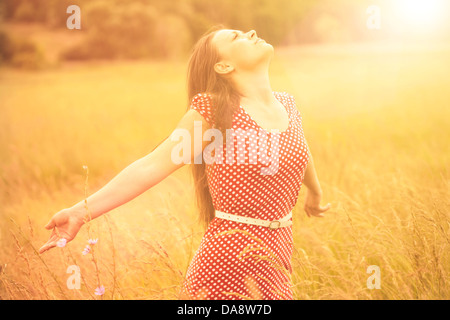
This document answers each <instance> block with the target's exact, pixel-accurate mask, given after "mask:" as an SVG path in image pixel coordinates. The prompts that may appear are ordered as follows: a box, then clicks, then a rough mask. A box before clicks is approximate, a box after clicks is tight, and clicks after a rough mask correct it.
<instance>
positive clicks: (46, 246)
mask: <svg viewBox="0 0 450 320" xmlns="http://www.w3.org/2000/svg"><path fill="white" fill-rule="evenodd" d="M58 240H59V236H58V235H57V234H56V232H55V230H53V232H52V235H51V236H50V239H48V241H47V242H46V243H45V244H44V245H43V246H42V247H41V248H40V249H39V253H44V252H45V251H47V250H49V249H51V248H54V247H56V242H58Z"/></svg>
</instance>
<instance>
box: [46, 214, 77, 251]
mask: <svg viewBox="0 0 450 320" xmlns="http://www.w3.org/2000/svg"><path fill="white" fill-rule="evenodd" d="M83 224H84V216H83V213H82V212H80V211H79V210H77V209H74V208H68V209H63V210H61V211H59V212H58V213H56V214H55V215H54V216H53V217H52V218H51V219H50V221H49V222H48V223H47V225H46V226H45V228H46V229H47V230H52V234H51V235H50V238H49V239H48V241H47V242H46V243H45V244H44V245H43V246H42V247H41V248H40V249H39V253H43V252H45V251H47V250H49V249H51V248H54V247H56V244H57V242H58V241H59V240H60V239H62V238H64V239H66V242H69V241H71V240H73V238H75V236H76V235H77V233H78V231H80V228H81V227H82V225H83Z"/></svg>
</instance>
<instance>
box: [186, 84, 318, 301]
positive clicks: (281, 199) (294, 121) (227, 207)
mask: <svg viewBox="0 0 450 320" xmlns="http://www.w3.org/2000/svg"><path fill="white" fill-rule="evenodd" d="M274 95H275V97H276V98H277V99H278V100H279V101H280V102H281V103H282V104H283V105H284V107H285V108H286V110H287V112H288V115H289V126H288V128H287V129H286V130H285V131H282V132H279V133H272V132H267V131H265V130H264V129H262V128H261V127H260V126H259V125H258V124H257V123H256V122H255V121H254V120H253V119H252V118H251V117H250V115H249V114H247V113H246V111H245V110H244V109H243V108H242V107H240V108H239V109H238V110H237V111H236V113H235V114H234V116H233V123H232V128H233V129H239V128H241V129H244V130H247V131H246V132H250V133H251V134H249V135H248V140H245V141H242V140H241V141H239V140H237V139H236V140H237V141H235V148H234V156H235V159H238V158H239V159H241V160H242V159H244V160H245V161H244V162H243V163H239V162H237V161H235V162H234V163H228V162H227V161H223V162H222V163H213V164H207V165H206V173H207V179H208V184H209V189H210V192H211V196H212V199H213V204H214V207H215V209H217V210H220V211H223V212H227V213H231V214H237V215H240V216H246V217H252V218H257V219H264V220H277V219H280V218H282V217H283V216H285V215H286V214H288V213H289V212H290V211H291V210H292V208H293V207H294V205H295V204H296V202H297V198H298V193H299V191H300V188H301V185H302V181H303V178H304V173H305V169H306V166H307V164H308V160H309V158H308V154H309V151H308V146H307V144H306V140H305V139H304V135H303V128H302V119H301V115H300V113H299V111H298V110H297V108H296V106H295V101H294V98H293V97H292V96H291V95H289V94H287V93H279V92H274ZM211 101H212V100H211V96H210V95H209V94H205V93H201V94H197V95H196V96H195V97H194V98H193V100H192V104H191V108H192V109H194V110H197V111H198V112H199V113H200V114H201V115H202V116H203V117H204V118H205V120H206V121H207V122H208V123H210V124H211V125H213V119H212V102H211ZM249 129H253V130H254V132H251V131H248V130H249ZM261 132H262V133H265V134H266V135H267V137H268V139H267V141H268V142H267V143H268V145H269V146H270V144H271V143H272V142H271V139H270V138H271V137H273V135H278V137H277V138H278V147H279V158H278V162H279V163H278V171H276V173H275V174H272V175H271V174H269V175H263V174H261V168H263V167H266V166H268V165H269V164H270V152H269V153H268V154H267V156H264V154H262V153H261V152H260V153H255V152H254V151H255V150H257V149H258V143H259V145H261V143H264V142H265V140H263V139H262V136H258V133H261ZM276 140H277V139H275V140H274V141H276ZM242 143H243V144H244V148H241V149H240V148H237V146H238V144H242ZM255 148H256V149H255ZM268 150H271V149H270V147H269V148H268ZM223 154H226V144H224V145H223ZM255 155H258V157H256V156H255ZM292 246H293V243H292V226H289V227H285V228H279V229H276V230H270V229H268V228H265V227H261V226H255V225H248V224H243V223H239V222H234V221H229V220H223V219H220V218H214V219H213V220H212V222H211V223H210V225H209V226H208V229H207V230H206V233H205V235H204V237H203V239H202V241H201V244H200V248H199V249H198V251H197V252H196V254H195V256H194V258H193V260H192V262H191V264H190V265H189V268H188V271H187V274H186V279H185V282H184V286H183V289H184V292H185V294H188V295H189V297H191V298H193V299H195V298H200V299H217V300H225V299H245V298H246V297H247V298H257V299H270V300H273V299H292V290H291V286H292V282H291V273H292V268H291V256H292V249H293V248H292Z"/></svg>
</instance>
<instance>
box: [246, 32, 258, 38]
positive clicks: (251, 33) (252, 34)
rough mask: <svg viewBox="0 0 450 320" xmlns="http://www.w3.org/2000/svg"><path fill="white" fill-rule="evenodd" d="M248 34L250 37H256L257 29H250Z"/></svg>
mask: <svg viewBox="0 0 450 320" xmlns="http://www.w3.org/2000/svg"><path fill="white" fill-rule="evenodd" d="M247 35H248V37H249V38H250V39H252V38H254V37H256V31H255V30H250V31H249V32H247Z"/></svg>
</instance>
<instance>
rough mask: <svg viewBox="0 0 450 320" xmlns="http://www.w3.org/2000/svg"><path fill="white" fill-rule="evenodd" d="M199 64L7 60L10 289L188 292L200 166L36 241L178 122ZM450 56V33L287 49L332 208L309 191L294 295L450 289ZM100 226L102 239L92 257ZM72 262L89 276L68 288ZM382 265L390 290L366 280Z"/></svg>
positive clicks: (4, 199) (38, 294) (6, 275)
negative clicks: (438, 41) (440, 40)
mask: <svg viewBox="0 0 450 320" xmlns="http://www.w3.org/2000/svg"><path fill="white" fill-rule="evenodd" d="M186 65H187V60H186V61H181V62H169V61H167V62H149V61H132V62H127V61H122V62H112V63H111V62H108V63H106V62H104V63H99V62H90V63H85V64H81V63H80V64H76V63H73V64H67V65H65V66H64V67H61V68H59V69H53V70H52V69H49V70H43V71H40V72H32V71H21V70H14V69H9V68H3V69H2V70H1V72H0V107H1V109H0V150H1V152H0V156H1V162H0V163H1V170H0V175H1V179H0V188H1V189H0V191H1V193H0V196H1V206H0V217H1V219H0V244H1V251H0V267H1V270H0V299H100V298H103V299H177V294H178V291H179V289H180V286H181V283H182V280H183V277H184V274H185V272H186V269H187V266H188V264H189V262H190V260H191V259H192V256H193V254H194V253H195V250H196V249H197V248H198V245H199V242H200V239H201V237H202V234H203V232H204V230H203V229H202V228H201V224H200V223H199V221H198V220H197V211H196V203H195V201H194V193H193V185H192V179H191V176H190V170H189V168H188V167H187V166H185V167H183V168H182V169H180V170H178V171H177V172H175V173H174V174H173V175H171V176H170V177H168V178H167V179H166V180H164V181H163V182H161V183H160V184H158V185H157V186H155V187H154V188H152V189H150V190H148V191H147V192H145V193H144V194H142V195H141V196H139V197H138V198H136V199H134V200H132V201H131V202H129V203H127V204H125V205H123V206H121V207H119V208H117V209H115V210H112V211H111V212H109V213H108V214H106V215H104V216H102V217H100V218H99V219H97V220H95V221H93V222H91V223H90V224H89V225H88V226H85V227H83V228H82V230H81V231H80V233H79V234H78V236H77V237H76V238H75V240H74V241H72V242H70V243H69V244H68V245H67V246H66V247H64V248H55V249H53V250H51V251H49V252H47V253H45V254H43V255H38V254H37V253H36V250H37V249H39V247H40V246H41V245H42V244H43V243H45V241H46V240H47V238H48V235H49V232H48V231H47V230H45V229H44V228H43V227H44V225H45V224H46V223H47V221H48V220H49V219H50V217H51V216H52V215H53V214H54V213H56V212H57V211H59V210H61V209H63V208H66V207H69V206H72V205H73V204H75V203H76V202H78V201H80V200H82V199H83V198H84V197H85V195H86V194H87V195H90V194H92V193H93V192H95V191H96V190H98V189H99V188H100V187H101V186H103V185H104V184H105V183H107V182H108V181H109V180H110V179H112V178H113V177H114V176H115V175H116V174H117V173H118V172H119V171H120V170H122V169H123V168H125V167H126V166H127V165H128V164H130V163H131V162H133V161H135V160H137V159H138V158H140V157H143V156H145V155H146V154H147V153H149V152H150V151H151V150H152V149H153V148H154V147H155V146H156V145H157V144H158V143H159V142H160V141H161V140H162V139H164V138H165V137H166V136H167V135H169V134H170V132H171V131H172V129H173V128H174V127H175V125H176V124H177V122H178V120H179V119H180V118H181V116H182V115H183V113H184V112H185V110H186V103H187V102H186V88H185V74H186ZM448 70H450V48H449V47H448V46H437V45H432V46H431V45H430V46H428V45H427V46H418V45H417V46H411V45H405V46H403V45H402V44H401V43H399V44H397V45H392V44H391V45H363V44H360V45H341V46H338V45H322V46H302V47H292V48H286V49H284V48H278V50H276V57H275V59H274V61H273V64H272V67H271V76H272V87H273V89H274V90H276V91H287V92H290V93H291V94H293V95H294V96H295V98H296V101H297V107H298V109H299V110H300V112H301V114H302V116H303V126H304V132H305V135H306V138H307V140H308V143H309V147H310V149H311V152H312V154H313V156H314V160H315V164H316V169H317V171H318V175H319V180H320V182H321V185H322V188H323V191H324V203H326V202H331V203H332V209H331V210H330V211H329V213H328V214H327V215H326V217H325V218H323V219H319V218H311V219H309V218H307V217H306V214H305V213H304V211H303V208H302V205H303V198H304V192H305V189H303V188H302V190H301V192H300V196H299V201H298V203H297V205H296V207H295V208H294V226H293V231H294V244H295V250H294V255H293V260H292V264H293V270H294V272H293V275H292V277H293V283H294V288H293V290H294V293H295V298H296V299H448V298H450V289H449V286H448V285H449V281H450V279H449V269H450V250H449V245H450V243H449V240H450V233H449V221H450V220H449V208H450V204H449V202H450V201H449V169H448V164H449V163H450V159H449V145H450V144H449V137H450V108H449V101H450V90H449V87H448ZM84 165H86V166H87V167H88V169H89V173H88V174H87V172H86V171H85V170H83V166H84ZM89 238H98V239H99V241H98V243H97V244H96V245H95V249H94V255H86V256H84V255H82V251H83V248H84V247H85V245H86V244H87V240H88V239H89ZM93 258H94V259H93ZM72 265H76V266H79V268H80V271H81V288H80V289H73V290H71V289H69V288H68V287H67V280H68V278H69V277H70V276H71V273H70V272H69V273H68V272H67V270H68V268H69V266H72ZM371 265H376V266H378V267H379V268H380V274H381V278H380V279H381V289H373V290H370V289H368V288H367V279H368V277H369V276H370V274H368V273H367V272H366V271H367V268H368V267H369V266H371ZM99 284H101V285H103V286H104V287H105V294H104V296H102V297H99V296H96V295H95V294H94V290H95V288H96V287H97V286H98V285H99Z"/></svg>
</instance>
